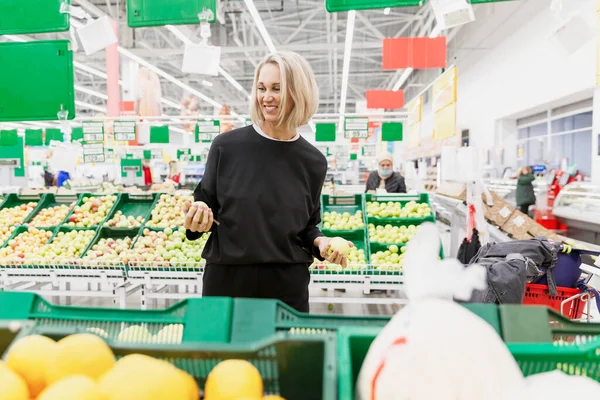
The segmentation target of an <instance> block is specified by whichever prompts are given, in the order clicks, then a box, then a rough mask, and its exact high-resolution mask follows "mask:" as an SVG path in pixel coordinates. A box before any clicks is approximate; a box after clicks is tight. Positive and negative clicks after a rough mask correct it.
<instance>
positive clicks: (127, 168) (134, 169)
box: [122, 165, 140, 172]
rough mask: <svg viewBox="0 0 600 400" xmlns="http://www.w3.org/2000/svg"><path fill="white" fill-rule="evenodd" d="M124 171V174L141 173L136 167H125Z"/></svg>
mask: <svg viewBox="0 0 600 400" xmlns="http://www.w3.org/2000/svg"><path fill="white" fill-rule="evenodd" d="M122 168H123V171H124V172H139V171H140V167H137V166H135V165H129V166H127V165H126V166H123V167H122Z"/></svg>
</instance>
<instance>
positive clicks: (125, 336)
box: [0, 292, 233, 344]
mask: <svg viewBox="0 0 600 400" xmlns="http://www.w3.org/2000/svg"><path fill="white" fill-rule="evenodd" d="M232 308H233V300H232V299H230V298H224V297H205V298H201V299H188V300H183V301H180V302H178V303H176V304H174V305H173V306H171V307H168V308H165V309H163V310H137V309H117V308H90V307H72V306H59V305H54V304H51V303H49V302H48V301H46V300H44V299H43V298H42V297H41V296H38V295H36V294H33V293H25V292H0V320H28V321H33V322H35V327H36V329H39V330H45V331H51V330H57V329H63V330H64V329H70V330H76V331H79V332H86V331H87V332H93V333H96V334H98V335H99V336H102V337H104V338H106V339H107V340H110V341H111V342H114V343H124V342H132V343H159V344H169V343H171V344H178V343H187V342H219V343H227V342H229V341H230V337H231V314H232ZM132 327H133V328H132ZM127 328H130V329H128V330H127V331H125V329H127ZM124 331H125V332H124Z"/></svg>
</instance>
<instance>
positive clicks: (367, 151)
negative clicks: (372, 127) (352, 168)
mask: <svg viewBox="0 0 600 400" xmlns="http://www.w3.org/2000/svg"><path fill="white" fill-rule="evenodd" d="M362 154H363V156H365V157H375V155H377V147H376V145H374V144H369V145H363V148H362Z"/></svg>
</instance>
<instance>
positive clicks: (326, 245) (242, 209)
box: [184, 52, 352, 312]
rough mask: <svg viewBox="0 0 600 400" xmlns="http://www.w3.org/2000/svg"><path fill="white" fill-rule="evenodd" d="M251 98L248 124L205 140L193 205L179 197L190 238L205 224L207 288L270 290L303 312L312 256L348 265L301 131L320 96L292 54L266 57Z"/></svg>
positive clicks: (259, 294) (320, 174) (206, 291)
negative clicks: (334, 244)
mask: <svg viewBox="0 0 600 400" xmlns="http://www.w3.org/2000/svg"><path fill="white" fill-rule="evenodd" d="M250 101H251V104H250V116H251V118H252V122H253V124H252V125H249V126H246V127H243V128H239V129H235V130H232V131H230V132H225V133H222V134H220V135H218V136H217V137H216V138H215V139H214V141H213V143H212V145H211V148H210V151H209V154H208V159H207V163H206V169H205V173H204V176H203V177H202V181H201V182H200V183H199V184H198V187H197V188H196V190H195V191H194V203H193V204H190V202H187V203H186V204H185V205H184V211H185V212H186V218H185V225H184V226H185V228H186V237H187V239H188V240H196V239H198V238H200V237H201V236H202V234H203V233H205V232H210V237H209V239H208V241H207V243H206V246H205V248H204V251H203V253H202V258H204V259H205V260H206V267H205V269H204V276H203V288H202V295H203V296H226V297H250V298H273V299H278V300H281V301H283V302H285V303H287V304H288V305H290V306H291V307H293V308H295V309H297V310H299V311H304V312H307V311H308V310H309V305H308V297H309V294H308V285H309V283H310V273H309V270H308V267H309V266H310V264H311V263H312V262H313V260H314V257H316V258H318V259H320V260H323V259H327V260H328V261H330V262H332V263H335V264H341V265H343V266H345V265H346V264H347V259H346V256H345V255H344V254H343V253H341V252H340V251H338V250H335V249H331V248H330V247H331V246H330V244H331V238H328V237H324V236H323V234H322V233H321V231H320V230H319V228H318V227H317V225H318V224H319V223H320V222H321V189H322V187H323V182H324V181H325V176H326V174H327V160H326V159H325V156H324V155H323V154H322V153H321V152H320V151H319V150H317V149H316V148H315V147H314V146H313V145H311V144H310V143H309V142H308V141H307V140H306V139H304V138H303V137H302V136H300V134H299V133H298V128H299V127H300V126H303V125H306V124H308V122H309V120H310V118H311V117H312V116H313V115H314V113H315V112H316V110H317V106H318V103H319V101H318V86H317V83H316V81H315V77H314V74H313V71H312V69H311V67H310V65H309V64H308V62H307V61H306V60H305V59H304V58H302V57H300V56H299V55H298V54H296V53H292V52H278V53H275V54H270V55H268V56H267V57H266V58H265V59H264V60H263V61H262V62H261V63H260V64H259V65H258V66H257V67H256V71H255V75H254V84H253V87H252V97H251V100H250ZM217 221H218V222H217ZM348 245H349V246H352V243H351V242H348Z"/></svg>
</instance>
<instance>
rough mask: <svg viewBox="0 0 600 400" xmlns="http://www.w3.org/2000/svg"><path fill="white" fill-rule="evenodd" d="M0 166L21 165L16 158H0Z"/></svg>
mask: <svg viewBox="0 0 600 400" xmlns="http://www.w3.org/2000/svg"><path fill="white" fill-rule="evenodd" d="M0 167H14V168H20V167H21V160H20V159H18V158H0Z"/></svg>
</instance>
